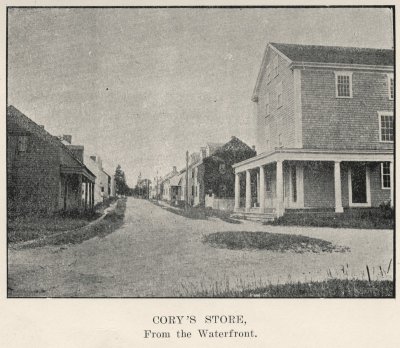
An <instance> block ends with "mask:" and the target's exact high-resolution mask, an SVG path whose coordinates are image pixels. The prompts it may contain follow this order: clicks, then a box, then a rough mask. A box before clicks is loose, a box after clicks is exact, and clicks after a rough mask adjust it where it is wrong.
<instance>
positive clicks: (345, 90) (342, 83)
mask: <svg viewBox="0 0 400 348" xmlns="http://www.w3.org/2000/svg"><path fill="white" fill-rule="evenodd" d="M335 75H336V97H337V98H352V97H353V91H352V88H353V87H352V73H351V72H335Z"/></svg>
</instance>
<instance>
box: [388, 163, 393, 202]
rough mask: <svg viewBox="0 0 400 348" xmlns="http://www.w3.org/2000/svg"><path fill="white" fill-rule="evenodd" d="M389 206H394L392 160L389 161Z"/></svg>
mask: <svg viewBox="0 0 400 348" xmlns="http://www.w3.org/2000/svg"><path fill="white" fill-rule="evenodd" d="M389 168H390V206H391V207H392V208H393V207H394V171H393V161H390V164H389Z"/></svg>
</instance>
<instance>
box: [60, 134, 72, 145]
mask: <svg viewBox="0 0 400 348" xmlns="http://www.w3.org/2000/svg"><path fill="white" fill-rule="evenodd" d="M62 140H65V141H66V142H67V143H68V144H72V135H69V134H63V135H62Z"/></svg>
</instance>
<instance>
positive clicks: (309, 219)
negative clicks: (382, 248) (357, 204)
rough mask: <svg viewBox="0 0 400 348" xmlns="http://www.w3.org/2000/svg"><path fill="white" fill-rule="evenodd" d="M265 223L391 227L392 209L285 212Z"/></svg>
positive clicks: (365, 227) (385, 207) (364, 227)
mask: <svg viewBox="0 0 400 348" xmlns="http://www.w3.org/2000/svg"><path fill="white" fill-rule="evenodd" d="M264 224H265V225H284V226H293V225H295V226H316V227H333V228H362V229H393V228H394V212H393V209H392V208H390V206H389V208H388V207H387V206H384V207H380V208H357V209H346V210H345V211H344V213H340V214H336V213H334V212H286V213H285V215H284V216H282V217H280V218H279V219H276V220H275V221H271V222H265V223H264Z"/></svg>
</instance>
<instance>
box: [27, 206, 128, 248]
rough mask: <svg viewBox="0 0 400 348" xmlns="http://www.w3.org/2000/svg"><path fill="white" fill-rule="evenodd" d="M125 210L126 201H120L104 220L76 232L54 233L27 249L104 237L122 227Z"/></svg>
mask: <svg viewBox="0 0 400 348" xmlns="http://www.w3.org/2000/svg"><path fill="white" fill-rule="evenodd" d="M125 209H126V199H119V200H118V202H117V204H116V207H115V209H114V210H112V211H110V212H108V213H107V215H106V216H105V217H104V218H103V219H102V220H100V221H98V222H94V223H93V224H91V225H89V226H86V227H83V228H81V229H77V230H75V231H74V230H72V231H67V232H65V233H54V232H53V235H47V238H44V239H38V240H36V241H34V242H33V244H29V245H26V246H25V247H27V248H29V247H38V246H43V245H62V244H78V243H82V242H83V241H85V240H88V239H90V238H93V237H104V236H106V235H108V234H110V233H112V232H113V231H115V230H116V229H118V228H119V227H120V226H122V224H123V219H124V216H125Z"/></svg>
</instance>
